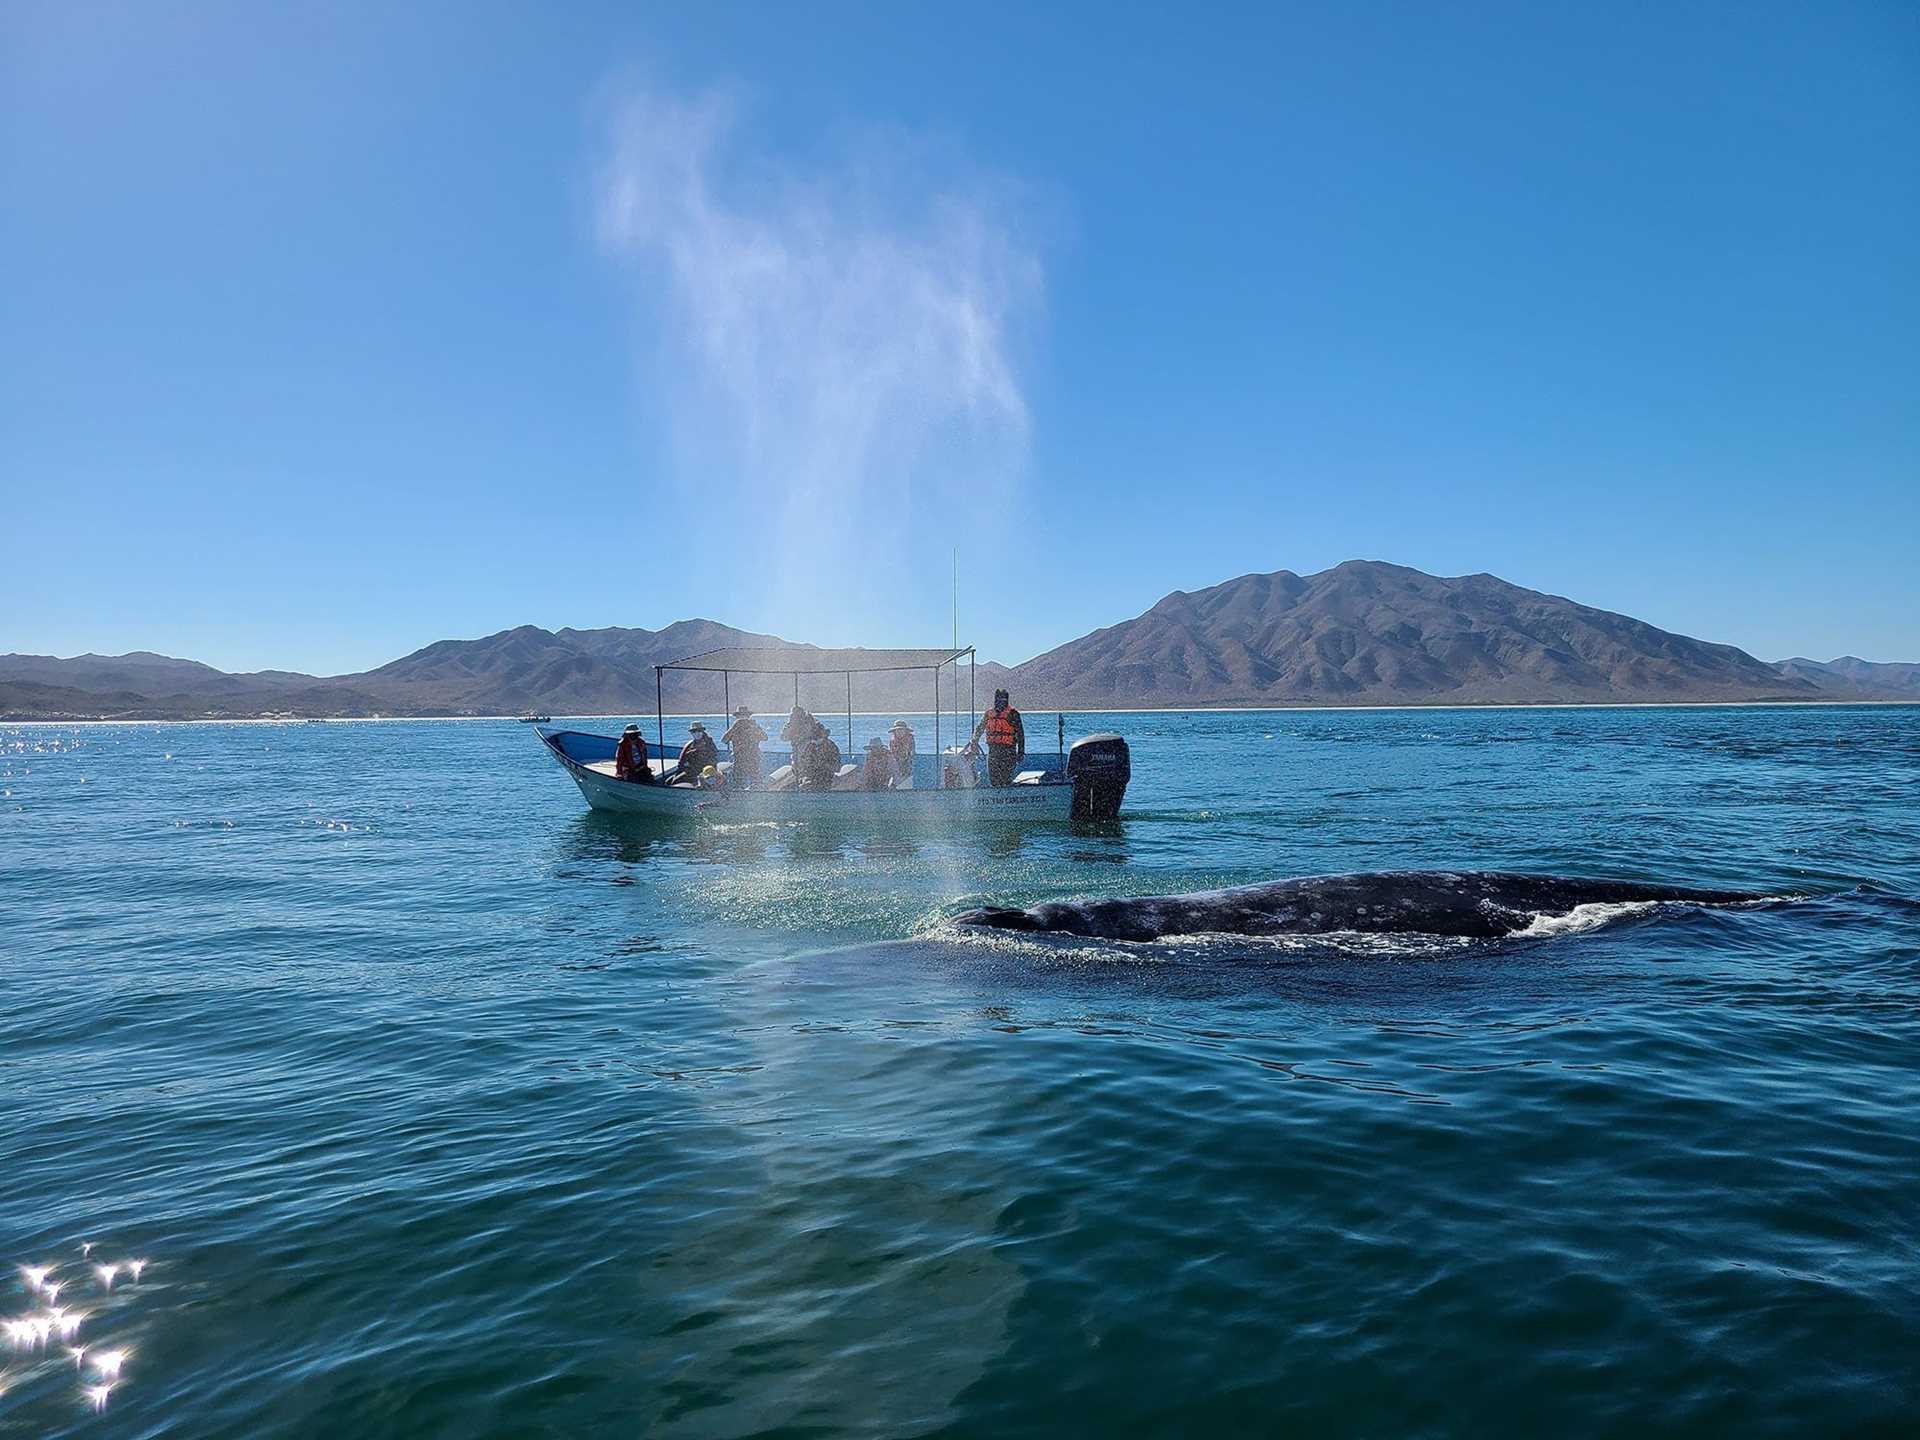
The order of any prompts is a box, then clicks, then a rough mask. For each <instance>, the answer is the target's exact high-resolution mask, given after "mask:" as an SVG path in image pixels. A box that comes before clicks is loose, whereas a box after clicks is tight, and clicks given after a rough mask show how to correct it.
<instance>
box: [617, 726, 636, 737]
mask: <svg viewBox="0 0 1920 1440" xmlns="http://www.w3.org/2000/svg"><path fill="white" fill-rule="evenodd" d="M620 733H621V734H622V735H638V734H639V733H640V727H639V726H638V725H629V726H627V728H626V729H625V730H622V731H621V732H620Z"/></svg>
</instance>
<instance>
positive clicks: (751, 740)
mask: <svg viewBox="0 0 1920 1440" xmlns="http://www.w3.org/2000/svg"><path fill="white" fill-rule="evenodd" d="M720 739H721V742H722V743H723V744H726V745H730V746H732V747H733V774H732V775H730V776H729V777H728V782H729V783H730V784H732V785H733V786H735V787H736V788H738V789H742V790H746V789H751V788H752V787H753V786H755V785H758V784H759V783H760V747H761V746H762V745H764V744H765V743H766V739H767V732H766V731H764V730H762V729H761V728H760V726H759V724H758V722H756V721H755V720H754V718H753V711H752V709H751V708H749V707H748V706H745V705H742V706H741V707H740V708H739V709H738V710H736V711H734V712H733V724H731V725H729V726H728V727H727V733H726V734H724V735H722V736H721V737H720Z"/></svg>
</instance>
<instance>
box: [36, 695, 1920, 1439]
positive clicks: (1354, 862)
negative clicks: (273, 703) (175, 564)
mask: <svg viewBox="0 0 1920 1440" xmlns="http://www.w3.org/2000/svg"><path fill="white" fill-rule="evenodd" d="M885 718H891V717H881V718H879V719H876V720H874V721H872V722H863V723H871V724H874V725H876V726H877V725H878V724H880V723H883V720H884V719H885ZM1029 722H1030V724H1031V725H1032V726H1033V727H1034V729H1035V731H1036V733H1039V732H1041V731H1042V730H1044V731H1046V732H1047V733H1051V730H1052V724H1051V717H1040V716H1030V717H1029ZM609 723H610V722H609ZM1108 724H1111V725H1112V726H1113V727H1114V728H1118V729H1121V730H1123V731H1125V732H1126V733H1127V734H1128V735H1129V736H1130V738H1131V739H1132V742H1133V746H1134V756H1135V785H1134V789H1133V791H1132V792H1131V794H1130V795H1129V803H1128V807H1127V809H1128V813H1127V817H1126V818H1125V819H1124V820H1123V821H1122V822H1121V823H1119V824H1118V825H1115V826H1113V827H1110V828H1108V829H1105V830H1101V831H1098V832H1089V833H1076V832H1075V831H1073V830H1070V829H1065V828H1060V829H1049V828H1045V827H1042V828H1035V829H1029V830H1024V831H1012V832H1006V831H1002V832H995V833H991V834H984V835H982V834H967V833H962V834H958V835H954V834H941V833H929V834H921V835H909V836H897V835H895V836H887V835H871V834H861V833H858V832H850V833H834V832H819V831H814V830H808V829H804V828H801V829H795V828H786V827H780V826H749V827H742V828H708V829H701V830H698V831H693V832H690V833H687V834H682V835H664V836H663V835H650V834H648V833H647V832H645V831H643V830H641V831H636V830H634V829H631V828H629V827H628V826H626V825H623V824H621V823H616V822H612V821H609V820H607V819H605V818H603V817H599V816H595V815H592V814H590V813H588V812H586V810H585V809H584V807H583V806H582V804H581V801H580V799H579V796H578V794H577V792H576V791H575V790H574V788H573V786H572V785H571V784H570V783H569V782H568V780H567V779H566V777H565V776H564V775H563V774H562V773H561V772H560V771H559V770H558V768H557V767H555V766H554V765H553V764H551V762H549V761H548V760H547V759H546V758H545V756H544V755H543V754H542V753H541V752H540V750H539V747H538V746H537V744H536V742H535V739H534V737H533V735H532V734H531V733H529V730H528V728H527V727H523V726H517V725H514V724H511V723H496V722H420V723H370V724H327V725H306V724H301V725H186V726H157V725H127V726H97V727H72V726H18V727H8V728H4V729H0V984H3V985H4V1002H3V1003H0V1266H3V1267H4V1268H0V1319H4V1320H10V1321H11V1322H13V1323H12V1326H11V1328H8V1329H5V1330H0V1385H4V1386H5V1393H4V1394H0V1436H12V1435H22V1436H24V1435H67V1434H73V1435H81V1434H85V1435H100V1436H147V1437H157V1436H182V1437H185V1436H192V1437H213V1436H247V1437H271V1436H306V1435H314V1436H321V1435H325V1436H342V1435H350V1436H388V1435H393V1436H400V1435H405V1436H493V1435H499V1436H544V1435H552V1436H574V1435H599V1434H607V1435H613V1434H620V1435H626V1434H652V1435H671V1436H679V1435H686V1436H734V1435H837V1434H851V1435H872V1436H904V1435H953V1436H959V1435H980V1436H1007V1435H1102V1436H1123V1435H1192V1434H1204V1433H1215V1434H1295V1433H1300V1434H1305V1433H1320V1434H1363V1435H1383V1436H1385V1435H1391V1436H1402V1435H1486V1434H1495V1433H1505V1434H1552V1435H1556V1436H1584V1435H1619V1434H1628V1433H1632V1434H1637V1435H1644V1434H1648V1433H1659V1434H1680V1433H1684V1434H1688V1435H1714V1434H1722V1435H1736V1434H1737V1435H1742V1436H1750V1435H1756V1434H1762V1435H1764V1434H1793V1435H1803V1434H1812V1433H1828V1434H1832V1433H1846V1434H1872V1433H1884V1434H1913V1433H1916V1430H1920V1368H1917V1367H1920V903H1916V896H1917V895H1920V708H1908V707H1848V708H1818V709H1684V710H1588V711H1559V710H1498V711H1397V712H1373V713H1352V712H1346V713H1341V712H1321V713H1252V714H1239V715H1226V716H1222V715H1198V716H1181V715H1158V714H1156V715H1133V716H1114V717H1079V718H1078V719H1076V721H1075V723H1074V725H1073V727H1072V728H1073V729H1074V730H1076V731H1085V730H1089V729H1093V728H1100V727H1103V726H1105V725H1108ZM1419 866H1435V867H1472V868H1513V869H1529V870H1540V871H1549V872H1560V873H1575V874H1593V875H1610V876H1623V877H1644V878H1650V879H1658V880H1664V881H1671V882H1676V883H1693V884H1701V885H1715V886H1734V887H1744V888H1751V889H1753V890H1755V891H1757V892H1760V893H1763V894H1765V895H1768V896H1772V897H1778V898H1776V899H1774V900H1772V901H1770V902H1769V903H1766V904H1761V905H1756V906H1753V907H1748V908H1740V909H1723V910H1700V909H1690V908H1687V907H1659V908H1655V909H1652V910H1648V911H1642V912H1635V913H1629V914H1622V915H1617V916H1613V917H1611V918H1608V917H1583V920H1582V921H1581V922H1580V923H1574V924H1556V925H1545V926H1542V927H1541V933H1539V934H1537V935H1534V936H1530V937H1528V938H1524V939H1516V940H1508V941H1504V942H1500V943H1487V942H1472V943H1468V942H1443V941H1437V940H1431V939H1420V938H1417V937H1416V938H1407V939H1404V940H1402V939H1382V938H1379V937H1375V938H1372V939H1369V940H1366V941H1364V942H1363V941H1359V940H1342V939H1340V938H1339V937H1323V938H1320V939H1316V940H1313V941H1311V942H1307V941H1297V942H1270V943H1267V944H1264V945H1260V944H1251V943H1248V942H1244V941H1228V940H1217V939H1213V940H1210V939H1204V938H1195V939H1188V940H1183V941H1179V942H1174V943H1169V944H1165V945H1159V946H1125V945H1095V944H1086V945H1063V944H1042V943H1037V942H1035V941H1033V940H1031V939H1025V938H1021V937H1009V936H998V937H994V938H991V939H988V938H979V937H968V936H965V935H962V934H960V933H958V932H956V931H955V930H954V929H953V928H952V927H951V926H950V925H949V924H947V922H946V920H945V917H947V916H949V915H951V914H953V913H954V912H956V911H957V910H959V909H962V908H964V907H965V906H966V905H968V904H975V903H980V902H983V901H992V902H996V903H1030V902H1032V901H1034V900H1037V899H1041V898H1050V897H1056V896H1066V895H1076V894H1126V893H1139V892H1150V891H1165V890H1184V889H1193V888H1197V887H1203V886H1213V885H1221V884H1231V883H1237V882H1245V881H1253V880H1261V879H1268V878H1274V877H1278V876H1285V875H1292V874H1302V873H1311V872H1321V871H1333V870H1342V871H1344V870H1374V869H1388V868H1396V867H1419ZM89 1246H90V1247H91V1249H90V1250H89V1251H87V1253H86V1254H84V1255H83V1253H82V1252H83V1249H84V1248H85V1247H89ZM132 1259H140V1260H144V1261H145V1262H147V1263H146V1265H145V1266H144V1268H143V1269H142V1270H141V1272H140V1274H139V1276H138V1277H137V1278H136V1277H134V1276H133V1275H132V1274H131V1273H130V1272H129V1271H127V1270H126V1269H124V1268H123V1269H121V1270H119V1271H117V1272H114V1273H112V1274H111V1275H108V1274H106V1273H104V1272H103V1271H101V1270H98V1269H96V1268H94V1267H96V1266H104V1265H110V1264H118V1265H122V1266H124V1265H125V1263H126V1262H128V1261H129V1260H132ZM26 1265H35V1266H52V1267H54V1268H53V1269H52V1271H51V1272H50V1274H49V1275H48V1276H47V1277H46V1281H47V1283H50V1284H52V1283H58V1284H62V1285H63V1286H64V1288H63V1290H62V1292H61V1294H60V1295H59V1297H58V1299H57V1300H55V1301H52V1302H49V1301H48V1299H47V1298H46V1297H45V1296H44V1295H35V1294H33V1293H30V1292H31V1285H30V1282H29V1280H28V1279H27V1278H26V1277H25V1276H24V1275H23V1274H22V1273H21V1271H20V1270H19V1269H18V1268H17V1267H20V1266H26ZM50 1304H51V1305H57V1306H58V1307H60V1308H62V1309H64V1310H66V1311H67V1312H68V1315H67V1320H68V1325H69V1328H70V1329H71V1331H72V1335H71V1344H73V1345H84V1346H88V1347H91V1351H90V1353H89V1354H86V1355H82V1356H79V1357H75V1356H73V1355H71V1354H69V1352H68V1348H67V1346H66V1345H64V1344H63V1343H62V1341H61V1339H60V1336H59V1335H58V1333H57V1330H58V1327H57V1326H53V1327H52V1331H51V1333H46V1334H44V1335H42V1334H40V1333H39V1332H36V1330H35V1329H34V1324H35V1322H34V1317H36V1316H40V1317H43V1324H42V1329H43V1330H45V1329H46V1328H47V1323H48V1322H45V1321H44V1317H46V1316H47V1315H48V1314H49V1313H50V1308H49V1307H50ZM103 1353H104V1354H105V1355H106V1357H107V1365H108V1367H111V1366H112V1365H113V1363H114V1361H115V1359H118V1361H119V1364H120V1369H119V1372H118V1378H117V1382H116V1383H114V1384H113V1385H112V1387H111V1389H110V1390H108V1391H106V1392H105V1393H104V1394H103V1393H101V1392H99V1391H98V1390H97V1389H89V1388H88V1387H97V1386H98V1385H100V1384H103V1383H105V1382H104V1380H103V1379H102V1373H103V1372H102V1370H101V1368H100V1365H99V1363H98V1362H99V1360H100V1357H101V1356H102V1354H103Z"/></svg>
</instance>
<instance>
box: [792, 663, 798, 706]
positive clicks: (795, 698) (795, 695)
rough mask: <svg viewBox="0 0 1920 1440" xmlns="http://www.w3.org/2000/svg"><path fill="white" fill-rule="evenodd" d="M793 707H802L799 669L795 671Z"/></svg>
mask: <svg viewBox="0 0 1920 1440" xmlns="http://www.w3.org/2000/svg"><path fill="white" fill-rule="evenodd" d="M793 708H794V709H796V710H798V709H799V708H800V672H799V671H798V670H796V671H794V672H793Z"/></svg>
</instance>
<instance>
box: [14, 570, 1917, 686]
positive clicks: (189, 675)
mask: <svg viewBox="0 0 1920 1440" xmlns="http://www.w3.org/2000/svg"><path fill="white" fill-rule="evenodd" d="M780 643H783V642H781V641H779V640H777V639H776V638H775V637H773V636H768V635H757V634H754V633H752V632H749V631H745V630H736V629H734V628H733V627H731V626H728V625H722V624H719V623H718V622H717V621H712V620H681V621H676V622H675V623H674V624H672V625H669V626H667V627H665V628H664V629H661V630H645V629H633V628H621V627H609V628H606V629H599V630H575V629H563V630H543V629H541V628H539V627H538V626H534V625H522V626H520V627H518V628H516V629H513V630H502V631H500V632H499V633H498V634H494V635H487V636H482V637H481V638H479V639H477V640H441V641H438V642H436V643H434V644H432V645H428V646H426V647H425V648H424V649H421V650H416V651H414V652H413V653H412V654H411V655H406V656H403V657H402V658H400V659H398V660H395V661H392V662H390V663H389V664H386V665H382V666H380V667H379V668H378V669H375V670H369V671H366V672H365V673H364V674H359V675H338V676H333V677H330V678H318V677H315V676H311V675H299V674H295V673H292V672H289V671H277V670H268V671H260V672H258V673H255V674H250V675H229V674H226V673H225V672H223V671H219V670H215V669H213V668H211V667H210V666H205V665H200V664H197V663H196V662H194V661H191V660H175V659H171V658H169V657H167V656H164V655H154V654H149V653H146V652H137V653H135V654H132V655H124V656H102V655H82V656H76V657H74V658H72V659H64V660H63V659H57V658H55V657H52V656H46V655H0V719H68V718H87V717H102V718H125V719H149V718H151V719H200V718H240V717H243V716H251V715H270V714H292V715H374V714H385V715H503V714H517V713H523V712H527V711H535V710H537V711H543V712H545V713H548V714H552V715H643V714H646V713H648V712H650V711H651V710H652V709H653V703H654V688H653V686H654V677H653V667H654V666H655V665H656V664H660V663H662V662H664V661H667V660H672V659H677V658H679V657H681V656H685V655H691V654H697V653H698V652H700V651H703V650H711V649H716V648H718V647H720V646H724V645H772V644H780ZM964 684H965V672H964V670H963V671H962V685H963V686H964ZM997 684H1006V685H1008V686H1010V687H1011V688H1012V689H1013V691H1014V696H1015V703H1016V704H1019V705H1020V706H1022V707H1023V708H1025V709H1027V710H1030V711H1039V710H1046V709H1054V708H1069V709H1128V708H1146V707H1154V706H1176V707H1186V706H1207V705H1218V706H1235V705H1389V704H1449V703H1451V704H1521V703H1598V702H1606V701H1640V702H1661V701H1668V702H1672V701H1744V700H1861V699H1902V698H1905V699H1920V666H1915V665H1876V664H1872V663H1870V662H1868V661H1864V660H1857V659H1854V658H1852V657H1842V658H1841V659H1838V660H1832V661H1825V662H1820V661H1812V660H1801V659H1794V660H1787V661H1782V662H1781V663H1780V664H1779V665H1769V664H1767V663H1765V662H1763V661H1760V660H1756V659H1755V658H1754V657H1753V656H1751V655H1749V654H1747V653H1746V652H1745V651H1743V650H1738V649H1735V648H1734V647H1733V646H1731V645H1715V644H1710V643H1708V642H1706V641H1703V640H1694V639H1691V638H1689V637H1687V636H1685V635H1676V634H1674V633H1673V632H1672V631H1669V630H1661V629H1659V628H1657V627H1656V626H1652V625H1648V624H1646V623H1645V622H1643V621H1639V620H1635V619H1632V618H1631V617H1629V616H1626V615H1619V614H1615V613H1613V612H1612V611H1607V610H1596V609H1593V608H1592V607H1591V606H1586V605H1580V604H1576V603H1575V602H1573V601H1571V600H1566V599H1562V598H1561V597H1559V596H1556V595H1544V594H1541V593H1540V592H1539V591H1536V590H1526V589H1522V588H1521V587H1520V586H1517V585H1510V584H1508V583H1507V582H1506V581H1504V580H1500V579H1497V578H1496V577H1494V576H1492V575H1465V576H1458V577H1453V578H1443V577H1440V576H1435V575H1426V574H1423V573H1421V572H1420V571H1418V570H1409V569H1407V568H1406V567H1405V566H1400V565H1388V564H1384V563H1382V562H1380V561H1372V560H1350V561H1348V562H1346V563H1345V564H1343V565H1336V566H1335V567H1334V568H1333V569H1331V570H1326V571H1322V572H1321V573H1320V574H1318V575H1306V576H1302V575H1296V574H1294V573H1292V572H1291V571H1288V570H1280V571H1276V572H1274V573H1273V574H1270V575H1243V576H1241V577H1240V578H1239V579H1237V580H1229V581H1227V582H1226V583H1225V584H1223V585H1215V586H1212V587H1210V588H1208V589H1205V590H1200V591H1196V592H1194V593H1192V594H1187V593H1184V592H1180V591H1176V592H1175V593H1173V594H1171V595H1169V596H1167V597H1166V598H1165V599H1163V600H1161V601H1160V602H1159V604H1157V605H1155V606H1154V607H1153V608H1152V609H1151V610H1148V611H1147V612H1146V613H1145V614H1144V615H1140V616H1137V617H1136V618H1134V619H1132V620H1128V621H1126V622H1124V623H1123V624H1119V625H1114V626H1111V627H1109V628H1107V629H1105V630H1097V631H1095V632H1094V633H1093V634H1091V635H1086V636H1083V637H1082V638H1080V639H1078V640H1075V641H1073V642H1071V643H1070V644H1067V645H1062V646H1061V647H1059V648H1058V649H1056V650H1050V651H1048V652H1047V653H1046V654H1044V655H1041V656H1039V657H1037V658H1035V659H1033V660H1029V661H1027V662H1026V664H1024V665H1021V666H1018V667H1016V668H1015V669H1013V670H1011V671H1009V670H1007V669H1005V668H1003V667H1001V666H999V665H994V664H990V663H989V664H983V665H981V666H980V667H979V671H978V675H977V685H978V689H977V696H978V700H979V702H980V703H981V704H983V705H984V704H985V702H986V701H987V699H988V697H989V696H990V695H991V694H992V691H993V688H994V686H995V685H997ZM962 693H963V695H964V693H965V692H964V690H963V692H962ZM722 694H723V691H722V687H721V681H720V677H719V676H717V675H710V674H677V675H671V676H669V677H668V682H667V685H666V689H665V700H666V704H667V708H668V709H669V710H671V711H674V712H676V713H683V714H684V713H704V714H707V715H712V716H717V715H718V714H719V713H720V710H721V708H722ZM730 698H731V699H732V700H733V701H734V702H735V703H747V704H751V705H752V706H753V707H754V708H755V709H756V710H759V711H761V712H763V713H764V712H769V711H777V710H784V709H785V708H786V707H787V706H788V705H790V704H791V703H792V702H793V698H794V693H793V684H792V682H791V681H790V680H788V679H786V678H784V677H774V676H765V677H757V678H755V677H745V676H740V677H735V679H734V681H733V685H732V691H731V697H730ZM943 698H946V699H948V700H949V702H950V700H951V696H945V697H943ZM801 699H802V700H803V701H804V703H806V704H808V705H810V706H812V707H814V708H815V709H817V710H820V711H822V712H830V711H832V710H833V709H834V708H836V707H838V706H840V705H844V704H845V702H846V686H845V682H844V680H842V679H841V678H840V677H839V676H816V677H812V678H811V679H808V680H805V681H803V682H802V686H801ZM853 700H854V706H855V708H856V709H861V710H895V711H902V712H905V711H916V712H922V711H925V710H927V709H929V708H931V705H932V700H933V693H932V684H931V680H930V678H929V677H928V676H927V675H925V674H900V675H876V676H867V677H863V678H860V679H858V680H857V681H856V684H855V689H854V697H853Z"/></svg>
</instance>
